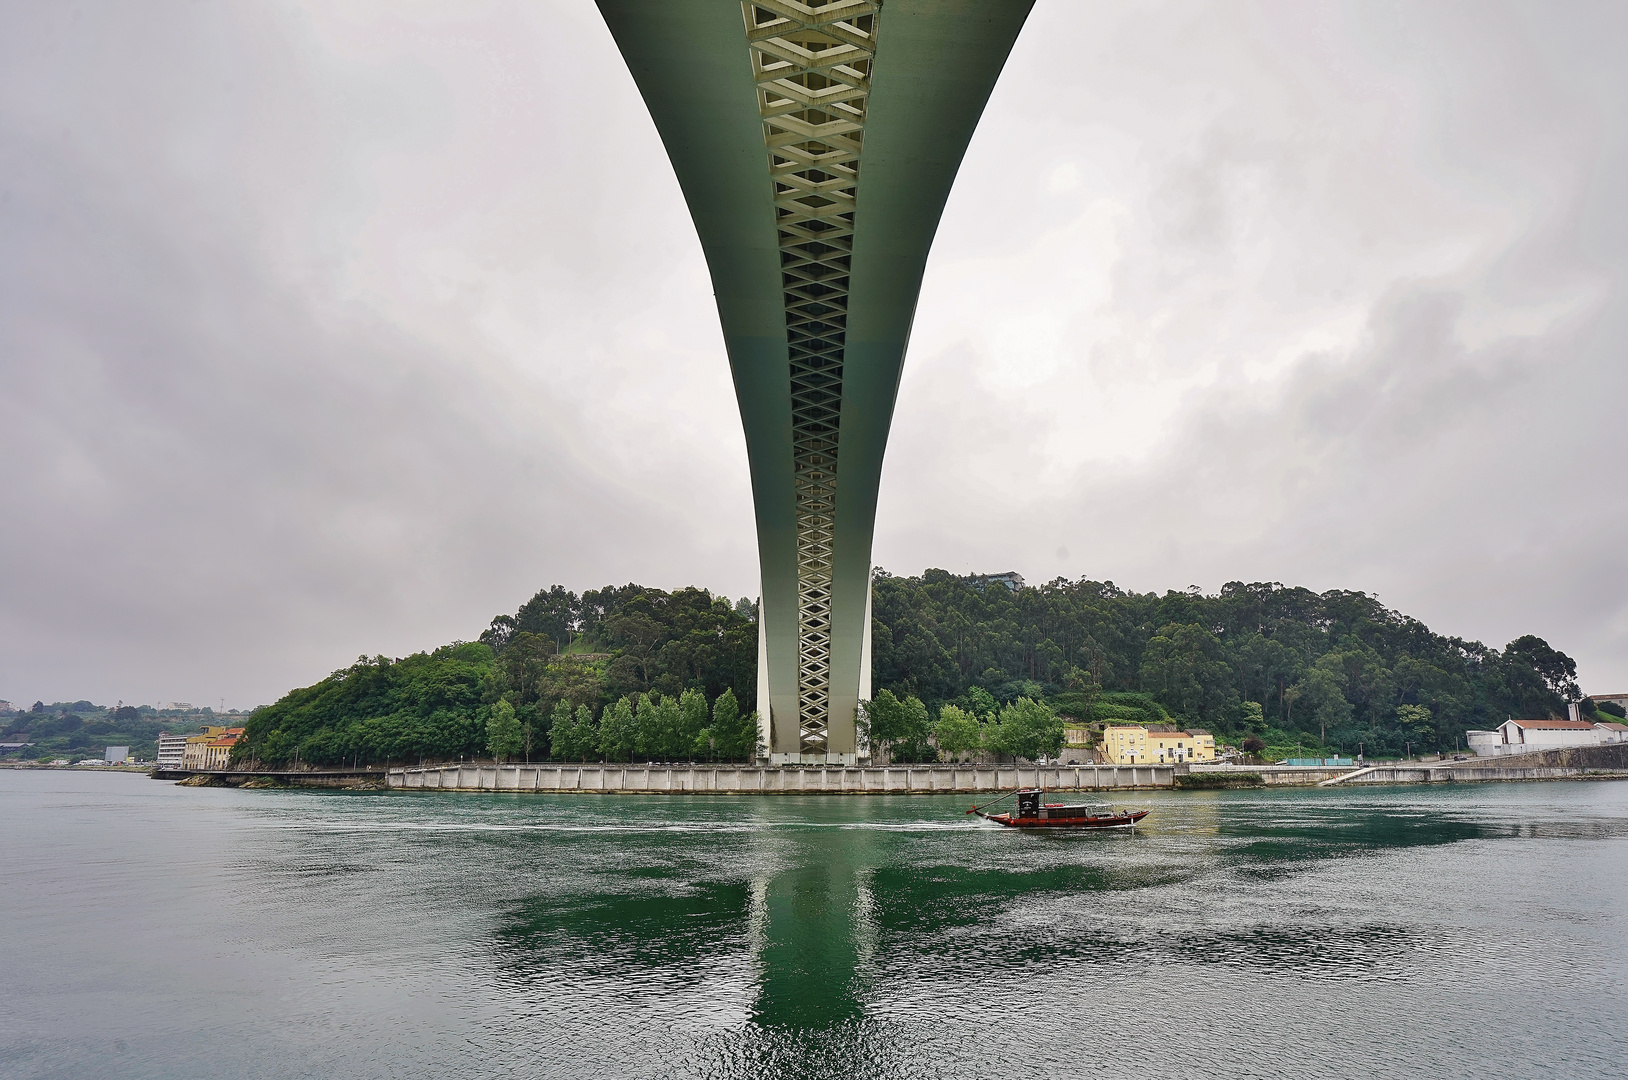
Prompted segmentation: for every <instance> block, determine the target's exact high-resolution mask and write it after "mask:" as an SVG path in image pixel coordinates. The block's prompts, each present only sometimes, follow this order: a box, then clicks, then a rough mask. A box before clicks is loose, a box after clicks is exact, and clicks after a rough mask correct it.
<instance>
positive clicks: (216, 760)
mask: <svg viewBox="0 0 1628 1080" xmlns="http://www.w3.org/2000/svg"><path fill="white" fill-rule="evenodd" d="M242 734H243V729H242V728H240V727H235V728H228V727H206V728H204V729H203V734H202V735H189V736H187V745H186V749H185V750H183V751H182V752H181V768H183V769H203V770H205V771H208V770H212V769H224V768H226V759H227V758H229V757H231V756H232V747H234V746H236V745H237V740H238V739H239V738H240V737H241V736H242Z"/></svg>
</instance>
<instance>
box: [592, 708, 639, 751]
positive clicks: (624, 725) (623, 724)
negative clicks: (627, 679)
mask: <svg viewBox="0 0 1628 1080" xmlns="http://www.w3.org/2000/svg"><path fill="white" fill-rule="evenodd" d="M638 742H639V723H638V721H637V720H636V719H635V718H634V716H633V702H632V701H630V700H628V699H627V698H625V697H624V698H620V699H618V700H617V702H616V704H615V705H607V706H606V707H605V714H604V715H603V716H601V717H600V718H599V752H600V753H601V754H603V755H604V757H605V760H606V761H632V760H633V749H634V747H635V746H637V745H638Z"/></svg>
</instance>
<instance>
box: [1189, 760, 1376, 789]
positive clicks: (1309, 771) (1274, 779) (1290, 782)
mask: <svg viewBox="0 0 1628 1080" xmlns="http://www.w3.org/2000/svg"><path fill="white" fill-rule="evenodd" d="M1189 769H1190V771H1191V772H1192V773H1193V774H1194V775H1200V774H1204V773H1217V774H1219V775H1222V776H1226V775H1227V774H1228V773H1243V774H1246V775H1247V774H1249V773H1256V774H1259V776H1260V778H1261V783H1262V784H1264V785H1266V786H1267V787H1310V786H1313V785H1316V784H1320V783H1322V782H1323V781H1324V780H1332V779H1334V778H1335V777H1336V776H1344V775H1345V774H1346V773H1348V772H1351V771H1353V769H1352V768H1347V767H1343V766H1334V765H1192V766H1189Z"/></svg>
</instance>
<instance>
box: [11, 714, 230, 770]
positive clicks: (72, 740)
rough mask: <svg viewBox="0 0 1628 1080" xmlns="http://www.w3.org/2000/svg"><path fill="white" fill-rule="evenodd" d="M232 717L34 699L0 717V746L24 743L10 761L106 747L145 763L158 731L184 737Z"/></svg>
mask: <svg viewBox="0 0 1628 1080" xmlns="http://www.w3.org/2000/svg"><path fill="white" fill-rule="evenodd" d="M240 722H241V721H240V719H239V717H237V716H236V715H228V714H219V715H217V714H216V713H215V711H214V710H213V709H188V710H178V709H169V710H164V711H159V710H157V709H153V708H151V707H149V706H146V705H142V706H139V707H138V706H134V705H94V704H92V703H91V702H89V701H59V702H57V703H55V704H54V705H47V704H45V703H44V702H40V701H37V702H35V703H34V705H33V706H32V707H31V708H28V709H24V710H22V711H20V712H16V713H11V714H9V715H5V716H0V742H12V741H20V740H23V739H26V740H27V742H28V744H29V745H27V746H23V747H20V748H18V749H16V750H11V751H8V752H7V753H6V757H8V758H11V759H12V760H16V759H19V758H20V759H24V760H34V759H46V760H49V759H51V758H59V757H65V758H71V759H74V760H78V759H80V758H87V757H94V758H100V757H101V756H102V754H103V752H104V751H105V750H106V749H107V748H108V747H109V746H128V747H129V748H130V754H131V756H132V757H137V758H142V759H144V760H147V761H151V760H152V759H153V758H154V757H156V756H157V754H158V733H159V732H160V731H168V732H170V733H171V734H173V735H190V734H192V733H193V732H196V731H200V730H202V729H203V726H204V725H205V724H221V725H230V724H236V723H240Z"/></svg>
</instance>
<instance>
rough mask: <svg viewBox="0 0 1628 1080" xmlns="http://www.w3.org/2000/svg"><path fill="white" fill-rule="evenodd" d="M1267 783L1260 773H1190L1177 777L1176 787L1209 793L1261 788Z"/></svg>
mask: <svg viewBox="0 0 1628 1080" xmlns="http://www.w3.org/2000/svg"><path fill="white" fill-rule="evenodd" d="M1264 783H1265V781H1264V780H1262V779H1261V774H1260V773H1254V772H1238V773H1212V772H1202V773H1188V774H1187V775H1186V776H1178V777H1176V786H1177V787H1179V788H1186V789H1187V790H1190V791H1208V790H1213V789H1215V788H1243V787H1260V786H1261V785H1262V784H1264Z"/></svg>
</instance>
